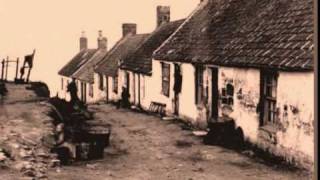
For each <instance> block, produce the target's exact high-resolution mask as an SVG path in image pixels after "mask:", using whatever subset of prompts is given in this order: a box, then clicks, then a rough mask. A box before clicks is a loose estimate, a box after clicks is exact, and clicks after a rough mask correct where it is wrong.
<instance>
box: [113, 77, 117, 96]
mask: <svg viewBox="0 0 320 180" xmlns="http://www.w3.org/2000/svg"><path fill="white" fill-rule="evenodd" d="M113 92H114V93H116V94H117V93H118V76H115V77H113Z"/></svg>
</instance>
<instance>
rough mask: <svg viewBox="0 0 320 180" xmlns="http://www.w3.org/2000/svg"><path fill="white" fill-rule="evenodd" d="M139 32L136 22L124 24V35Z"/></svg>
mask: <svg viewBox="0 0 320 180" xmlns="http://www.w3.org/2000/svg"><path fill="white" fill-rule="evenodd" d="M136 34H137V24H134V23H124V24H122V36H123V37H125V36H128V35H136Z"/></svg>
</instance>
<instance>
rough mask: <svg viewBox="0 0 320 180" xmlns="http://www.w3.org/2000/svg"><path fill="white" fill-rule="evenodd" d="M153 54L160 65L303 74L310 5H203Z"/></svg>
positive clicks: (222, 1) (305, 1) (269, 0)
mask: <svg viewBox="0 0 320 180" xmlns="http://www.w3.org/2000/svg"><path fill="white" fill-rule="evenodd" d="M203 3H204V4H202V6H203V7H202V8H200V9H199V10H198V11H196V12H195V13H194V14H193V15H192V16H190V17H189V18H188V19H187V21H186V22H185V23H184V24H183V25H182V26H181V27H180V28H179V30H178V31H177V32H176V33H175V34H174V35H172V36H171V38H169V39H168V41H167V42H166V43H165V44H163V45H162V47H161V48H159V49H158V50H157V51H156V52H155V53H154V58H155V59H158V60H166V61H180V62H187V63H203V64H215V65H222V66H240V67H254V68H263V67H266V68H276V69H281V70H288V71H290V70H293V71H305V70H307V71H309V70H313V66H314V56H313V53H314V40H313V38H314V23H313V22H314V18H313V16H314V11H313V3H314V2H313V1H312V0H258V1H257V0H209V1H204V2H203Z"/></svg>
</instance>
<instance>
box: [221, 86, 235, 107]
mask: <svg viewBox="0 0 320 180" xmlns="http://www.w3.org/2000/svg"><path fill="white" fill-rule="evenodd" d="M233 95H234V87H233V85H232V84H231V83H227V85H226V86H225V88H222V93H221V101H222V102H221V103H222V104H226V105H230V106H232V105H233Z"/></svg>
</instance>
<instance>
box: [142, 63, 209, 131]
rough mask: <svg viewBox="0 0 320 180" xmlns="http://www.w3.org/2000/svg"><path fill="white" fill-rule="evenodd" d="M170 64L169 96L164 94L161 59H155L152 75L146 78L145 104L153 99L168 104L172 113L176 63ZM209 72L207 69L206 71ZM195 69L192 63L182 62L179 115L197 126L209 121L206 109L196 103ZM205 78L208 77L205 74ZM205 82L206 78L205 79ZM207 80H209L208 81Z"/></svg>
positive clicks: (168, 108) (167, 109)
mask: <svg viewBox="0 0 320 180" xmlns="http://www.w3.org/2000/svg"><path fill="white" fill-rule="evenodd" d="M165 63H168V64H170V88H169V90H170V93H169V97H168V96H165V95H163V94H162V92H161V90H162V71H161V61H157V60H153V62H152V76H151V77H146V79H145V98H144V104H150V103H151V101H155V102H159V103H163V104H166V112H167V114H169V115H171V114H173V112H174V102H173V100H174V91H173V86H174V64H173V63H169V62H165ZM206 72H207V71H206ZM194 73H195V69H194V67H193V66H192V65H191V64H181V74H182V88H181V93H180V95H179V116H180V117H181V118H182V119H185V120H188V121H191V123H193V124H194V125H196V126H205V125H203V124H206V123H207V117H206V116H205V114H206V109H205V108H203V107H202V108H200V107H198V106H197V105H196V104H195V98H194V97H195V81H194V79H195V77H194ZM204 78H207V76H205V77H204ZM204 82H205V80H204ZM206 82H207V81H206Z"/></svg>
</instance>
